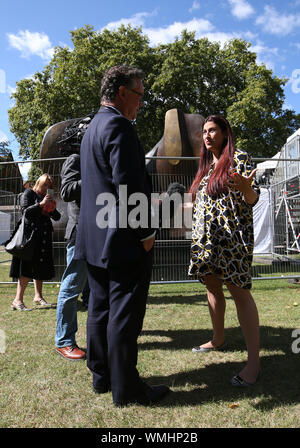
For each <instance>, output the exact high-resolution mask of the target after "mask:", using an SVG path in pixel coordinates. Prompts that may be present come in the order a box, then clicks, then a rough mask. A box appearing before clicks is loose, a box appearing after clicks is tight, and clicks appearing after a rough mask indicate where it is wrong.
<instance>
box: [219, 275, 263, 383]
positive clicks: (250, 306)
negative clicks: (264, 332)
mask: <svg viewBox="0 0 300 448" xmlns="http://www.w3.org/2000/svg"><path fill="white" fill-rule="evenodd" d="M227 288H228V290H229V292H230V294H231V296H232V298H233V299H234V301H235V305H236V309H237V316H238V319H239V322H240V325H241V329H242V332H243V335H244V338H245V342H246V347H247V350H248V361H247V364H246V366H245V367H244V368H243V370H241V372H240V373H239V375H240V377H241V378H242V379H243V380H245V381H247V382H248V383H255V381H256V379H257V376H258V373H259V370H260V361H259V317H258V312H257V308H256V304H255V302H254V299H253V297H252V294H251V292H250V290H249V289H242V288H239V287H238V286H235V285H233V284H232V283H231V284H227Z"/></svg>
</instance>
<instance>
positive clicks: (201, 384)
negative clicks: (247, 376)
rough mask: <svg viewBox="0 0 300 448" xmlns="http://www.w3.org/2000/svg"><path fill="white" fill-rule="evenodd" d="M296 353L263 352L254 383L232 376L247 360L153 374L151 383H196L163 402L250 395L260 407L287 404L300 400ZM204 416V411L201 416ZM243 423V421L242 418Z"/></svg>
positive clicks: (191, 402) (192, 403)
mask: <svg viewBox="0 0 300 448" xmlns="http://www.w3.org/2000/svg"><path fill="white" fill-rule="evenodd" d="M296 357H297V355H293V356H288V357H287V356H284V355H274V356H264V357H262V358H261V365H262V376H261V378H260V379H259V380H258V381H257V383H256V384H255V385H253V386H250V387H247V388H238V387H234V386H232V385H231V383H230V379H231V378H232V377H233V376H234V375H235V374H236V373H238V372H239V371H240V370H241V369H242V367H243V366H244V363H239V362H227V363H219V364H210V365H208V366H206V367H204V368H201V369H197V370H190V371H186V372H182V373H179V374H178V375H171V376H169V377H164V378H161V377H160V378H157V377H152V378H151V379H150V380H149V383H150V384H161V383H164V384H168V385H169V386H170V387H171V389H172V387H173V388H174V387H183V386H187V385H188V386H189V387H190V386H194V387H193V389H192V390H190V391H179V392H177V391H173V392H172V393H171V394H170V395H169V396H168V397H167V398H166V399H165V401H164V402H162V403H160V406H164V407H170V406H198V405H200V404H205V403H213V402H214V403H216V402H223V401H229V402H238V401H239V400H241V399H243V398H245V397H246V398H247V399H248V400H249V399H250V404H251V406H253V408H254V409H256V410H259V411H262V412H263V411H268V410H271V409H274V408H276V407H281V406H284V405H296V404H298V403H299V402H300V393H299V387H298V384H299V381H298V380H299V375H298V372H299V361H298V364H297V363H296V362H295V361H296ZM199 418H200V419H201V415H200V416H199ZM241 424H242V422H241Z"/></svg>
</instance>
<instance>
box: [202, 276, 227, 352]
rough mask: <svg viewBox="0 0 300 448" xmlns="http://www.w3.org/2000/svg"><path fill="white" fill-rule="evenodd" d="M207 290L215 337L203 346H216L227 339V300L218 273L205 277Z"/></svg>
mask: <svg viewBox="0 0 300 448" xmlns="http://www.w3.org/2000/svg"><path fill="white" fill-rule="evenodd" d="M204 282H205V286H206V291H207V299H208V307H209V312H210V317H211V321H212V326H213V338H212V340H211V341H209V342H207V343H206V344H202V345H201V347H202V348H215V347H219V346H220V345H222V344H223V343H224V341H225V330H224V318H225V309H226V302H225V297H224V293H223V282H222V280H221V279H220V278H218V277H217V276H216V275H207V276H205V277H204Z"/></svg>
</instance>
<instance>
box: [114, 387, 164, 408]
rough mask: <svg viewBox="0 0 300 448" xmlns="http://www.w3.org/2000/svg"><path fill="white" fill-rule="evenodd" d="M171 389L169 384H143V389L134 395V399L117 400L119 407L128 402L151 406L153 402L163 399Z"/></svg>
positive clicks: (116, 403)
mask: <svg viewBox="0 0 300 448" xmlns="http://www.w3.org/2000/svg"><path fill="white" fill-rule="evenodd" d="M169 392H171V390H170V389H169V387H168V386H164V385H161V386H152V387H151V386H148V384H145V383H144V385H143V391H142V392H141V393H140V394H139V395H137V396H136V397H133V398H132V399H128V400H124V401H118V402H115V405H116V406H118V407H121V406H127V405H128V404H141V405H143V406H151V405H152V404H155V403H158V402H159V401H160V400H162V399H163V398H164V397H165V396H166V395H167V394H168V393H169Z"/></svg>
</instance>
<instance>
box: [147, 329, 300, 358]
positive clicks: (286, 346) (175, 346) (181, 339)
mask: <svg viewBox="0 0 300 448" xmlns="http://www.w3.org/2000/svg"><path fill="white" fill-rule="evenodd" d="M293 330H294V328H282V327H268V326H261V327H260V346H261V349H265V350H271V351H278V350H281V351H283V352H284V353H286V354H288V353H292V351H291V345H292V343H293V341H294V339H293V338H292V332H293ZM225 331H226V333H225V334H226V341H227V344H228V350H227V351H229V352H230V351H231V352H234V351H243V350H245V349H246V347H245V342H244V338H243V335H242V332H241V329H240V327H234V328H226V330H225ZM141 336H147V337H151V338H153V339H154V340H153V341H150V342H142V341H141V342H139V347H140V349H141V350H185V349H187V350H191V349H192V347H194V346H195V345H201V344H204V343H205V342H207V341H208V340H210V339H211V336H212V330H211V329H205V328H204V329H203V328H201V329H199V330H182V329H180V330H143V331H142V333H141ZM161 337H163V338H166V339H167V340H165V341H159V340H157V341H155V338H161ZM294 356H296V355H294ZM298 357H299V361H300V355H299V356H298Z"/></svg>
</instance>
